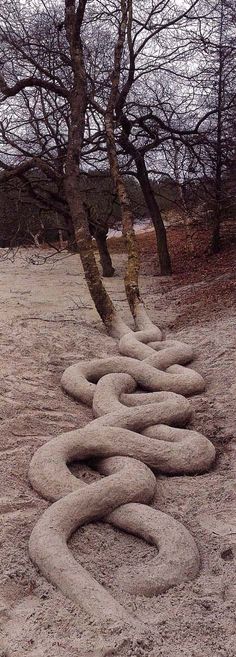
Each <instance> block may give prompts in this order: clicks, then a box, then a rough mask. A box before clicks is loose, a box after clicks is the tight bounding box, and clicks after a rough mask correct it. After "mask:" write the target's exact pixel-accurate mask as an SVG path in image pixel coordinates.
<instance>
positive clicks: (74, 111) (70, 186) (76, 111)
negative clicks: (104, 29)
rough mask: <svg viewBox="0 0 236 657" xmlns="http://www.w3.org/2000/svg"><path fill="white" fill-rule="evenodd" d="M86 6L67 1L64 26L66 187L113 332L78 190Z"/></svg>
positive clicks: (92, 285) (90, 276)
mask: <svg viewBox="0 0 236 657" xmlns="http://www.w3.org/2000/svg"><path fill="white" fill-rule="evenodd" d="M85 8H86V0H82V1H81V2H80V3H79V5H78V7H77V9H76V5H75V1H74V0H65V27H66V36H67V40H68V43H69V47H70V55H71V61H72V69H73V85H72V89H71V94H70V123H69V133H68V148H67V154H66V166H65V177H64V186H65V195H66V200H67V203H68V206H69V209H70V215H71V220H72V223H73V229H74V234H75V241H76V245H77V247H78V251H79V254H80V257H81V262H82V265H83V269H84V274H85V279H86V282H87V285H88V288H89V291H90V294H91V297H92V299H93V302H94V304H95V307H96V309H97V311H98V313H99V315H100V317H101V319H102V321H103V322H104V324H105V326H106V327H107V330H108V332H110V333H113V334H114V330H116V328H117V321H116V313H115V308H114V306H113V303H112V301H111V299H110V297H109V295H108V293H107V291H106V289H105V287H104V286H103V283H102V280H101V278H100V274H99V271H98V267H97V264H96V260H95V256H94V251H93V247H92V239H91V236H90V232H89V226H88V220H87V215H86V212H85V209H84V206H83V203H82V200H81V196H80V191H79V176H80V158H81V150H82V144H83V139H84V129H85V114H86V108H87V77H86V70H85V65H84V57H83V44H82V40H81V27H82V23H83V18H84V11H85ZM114 326H115V328H114ZM126 328H127V327H126Z"/></svg>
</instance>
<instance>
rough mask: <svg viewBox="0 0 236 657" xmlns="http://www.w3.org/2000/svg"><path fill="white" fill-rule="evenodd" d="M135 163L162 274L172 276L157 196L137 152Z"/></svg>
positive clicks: (143, 162)
mask: <svg viewBox="0 0 236 657" xmlns="http://www.w3.org/2000/svg"><path fill="white" fill-rule="evenodd" d="M135 163H136V167H137V178H138V181H139V184H140V187H141V189H142V192H143V195H144V198H145V201H146V204H147V207H148V210H149V212H150V217H151V220H152V223H153V226H154V229H155V233H156V239H157V251H158V257H159V263H160V272H161V275H162V276H170V275H171V274H172V267H171V259H170V254H169V250H168V244H167V236H166V229H165V226H164V223H163V219H162V216H161V213H160V210H159V207H158V204H157V202H156V199H155V194H154V192H153V189H152V186H151V184H150V181H149V178H148V173H147V169H146V165H145V161H144V158H143V157H142V156H141V155H140V154H137V152H136V157H135Z"/></svg>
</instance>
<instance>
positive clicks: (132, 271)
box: [105, 108, 140, 318]
mask: <svg viewBox="0 0 236 657" xmlns="http://www.w3.org/2000/svg"><path fill="white" fill-rule="evenodd" d="M105 129H106V140H107V154H108V159H109V164H110V172H111V177H112V179H113V182H114V185H115V189H116V192H117V196H118V199H119V203H120V208H121V217H122V233H123V236H124V239H125V244H126V248H127V253H128V262H127V267H126V271H125V277H124V283H125V291H126V296H127V299H128V303H129V306H130V310H131V312H132V315H133V316H134V318H135V317H136V312H137V308H138V306H139V304H140V294H139V285H138V276H139V268H140V258H139V249H138V245H137V240H136V235H135V232H134V229H133V215H132V211H131V208H130V202H129V197H128V194H127V192H126V188H125V185H124V182H123V178H122V175H121V172H120V168H119V163H118V157H117V151H116V142H115V135H114V119H113V112H112V111H111V110H110V108H108V110H107V112H106V116H105Z"/></svg>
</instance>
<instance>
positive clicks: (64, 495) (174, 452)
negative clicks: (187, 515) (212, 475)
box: [29, 309, 215, 625]
mask: <svg viewBox="0 0 236 657" xmlns="http://www.w3.org/2000/svg"><path fill="white" fill-rule="evenodd" d="M136 324H137V328H138V330H137V331H136V332H135V333H134V332H132V331H131V330H130V329H128V328H127V327H125V329H124V326H125V325H123V324H122V323H118V325H117V327H114V328H115V332H116V334H117V333H119V331H120V334H121V337H120V341H119V351H120V353H121V354H122V355H121V356H114V357H110V358H105V359H96V360H92V361H91V362H82V363H81V362H80V363H79V364H77V365H73V366H71V367H69V368H68V369H67V370H66V371H65V373H64V374H63V377H62V386H63V388H64V390H66V392H68V393H69V394H70V395H72V396H73V397H74V398H75V399H77V400H79V401H82V402H85V403H87V404H89V405H92V406H93V412H94V416H95V418H96V419H95V420H93V421H92V422H91V423H90V424H89V425H88V426H87V427H85V428H83V429H81V430H75V431H70V432H69V433H66V434H62V435H61V436H59V437H57V438H54V439H52V440H50V441H49V442H48V443H46V444H45V445H43V446H42V447H40V448H39V450H38V451H37V452H36V454H35V455H34V457H33V459H32V461H31V464H30V470H29V478H30V481H31V484H32V486H33V487H34V489H35V490H36V491H38V493H40V495H42V496H43V497H44V498H46V499H49V500H51V501H52V502H54V503H53V504H52V505H51V506H50V507H49V508H48V509H47V510H46V511H45V513H44V514H43V515H42V517H41V518H40V520H39V521H38V523H37V525H36V527H35V528H34V530H33V532H32V535H31V538H30V556H31V558H32V560H33V561H34V563H35V564H37V566H38V567H39V569H40V570H41V572H42V573H43V574H44V575H45V577H47V578H48V579H49V580H50V581H51V582H53V583H54V584H56V585H57V586H58V587H59V588H60V589H61V590H62V591H63V593H64V594H65V595H66V596H68V597H69V598H70V599H71V600H73V601H74V602H75V603H77V604H78V605H79V606H81V607H83V608H84V609H85V610H86V611H87V612H88V613H89V614H92V615H93V617H95V618H96V619H97V620H99V622H101V621H106V622H107V621H110V622H112V623H116V622H120V621H122V623H126V622H127V623H129V624H130V623H131V625H132V623H133V622H135V621H134V620H133V619H132V618H131V617H129V615H128V613H127V612H126V611H125V609H124V608H123V607H122V606H121V605H120V604H119V603H118V602H116V601H115V599H114V598H113V597H112V596H111V594H110V593H108V592H107V591H106V590H105V589H104V587H102V586H101V585H100V584H98V583H97V582H96V581H95V580H94V578H93V577H92V576H90V575H89V574H88V573H87V571H86V570H85V569H84V568H82V567H81V566H80V565H79V564H78V563H77V561H75V560H74V558H73V557H72V555H71V553H70V551H69V549H68V547H67V541H68V539H69V537H70V536H71V534H72V533H73V532H74V531H75V530H76V529H78V528H79V527H81V526H82V525H83V524H84V523H88V522H91V521H92V520H95V519H104V520H105V521H106V522H109V523H111V524H112V525H114V526H115V527H119V528H120V529H122V530H125V531H128V532H130V533H131V534H134V535H136V536H139V537H141V538H143V539H145V540H146V541H147V542H148V543H151V544H153V545H156V546H157V548H158V554H157V556H156V557H155V558H154V559H152V560H151V561H150V562H148V563H147V564H144V565H143V564H142V565H141V566H137V567H134V572H133V573H132V577H131V578H130V577H129V576H128V574H127V572H126V571H125V569H121V570H120V573H119V579H120V584H121V587H122V588H123V589H125V590H128V591H130V592H131V593H134V594H137V595H156V594H157V593H160V592H163V591H166V590H167V589H168V588H169V587H170V586H173V585H176V584H178V583H180V582H182V581H186V580H189V579H192V578H193V577H195V576H196V574H197V572H198V570H199V563H200V560H199V553H198V549H197V546H196V543H195V541H194V539H193V537H192V536H191V534H190V533H189V531H188V530H187V529H186V528H185V527H184V526H183V525H182V524H180V523H179V522H177V521H176V520H174V519H172V518H171V517H170V516H168V515H166V514H164V513H161V512H160V511H157V510H155V509H152V508H149V507H148V506H147V504H148V503H149V502H150V501H151V500H152V498H153V496H154V493H155V488H156V478H155V476H154V474H153V473H152V470H153V471H155V472H164V473H173V474H181V473H184V474H187V473H198V472H203V471H205V470H207V469H208V468H209V467H210V465H211V463H212V462H213V460H214V457H215V450H214V447H213V445H212V444H211V442H210V441H209V440H207V439H206V438H205V437H204V436H202V435H201V434H199V433H197V432H195V431H190V430H188V429H186V428H183V427H185V425H186V423H187V422H188V420H189V418H190V417H191V408H190V404H189V402H188V400H187V399H185V397H183V396H182V395H191V394H195V393H199V392H201V391H202V390H203V389H204V381H203V379H202V377H201V376H200V375H199V374H197V373H196V372H194V371H193V370H191V369H186V367H184V365H186V364H187V363H189V362H190V361H191V360H192V359H193V357H194V354H193V350H192V349H191V348H190V347H189V346H188V345H185V344H183V343H180V342H177V341H167V340H166V341H162V340H161V332H160V330H159V329H158V328H157V327H155V326H154V325H153V324H152V323H151V322H150V320H149V319H148V318H147V317H146V316H145V313H144V311H143V310H142V309H141V311H140V314H139V315H137V317H136ZM137 388H138V389H137ZM140 389H141V390H144V391H148V392H140ZM91 457H92V458H93V459H96V461H95V464H96V469H97V470H98V471H99V472H100V473H101V474H103V475H106V476H105V477H104V478H102V479H100V480H99V481H96V482H95V483H92V484H90V485H87V484H85V482H83V481H80V480H79V479H77V478H76V477H75V476H74V475H72V473H71V472H70V471H69V469H68V466H67V464H68V463H70V462H72V461H74V460H75V459H76V460H83V461H84V460H86V459H91Z"/></svg>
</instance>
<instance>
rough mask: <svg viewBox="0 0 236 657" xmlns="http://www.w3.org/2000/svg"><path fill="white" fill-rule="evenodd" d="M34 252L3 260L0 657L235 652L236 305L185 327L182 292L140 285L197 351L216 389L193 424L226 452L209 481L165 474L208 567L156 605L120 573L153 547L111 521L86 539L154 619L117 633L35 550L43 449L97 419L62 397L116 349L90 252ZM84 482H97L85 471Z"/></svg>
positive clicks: (188, 656) (116, 295)
mask: <svg viewBox="0 0 236 657" xmlns="http://www.w3.org/2000/svg"><path fill="white" fill-rule="evenodd" d="M32 253H33V251H32V252H30V251H29V250H27V251H26V250H22V252H21V253H18V254H17V256H16V258H15V260H14V261H13V262H11V261H9V260H5V261H4V260H1V259H0V293H1V294H0V306H1V319H0V332H1V352H0V359H1V371H0V400H1V404H0V417H1V444H0V451H1V478H0V486H1V491H0V514H1V536H0V546H1V547H0V549H1V566H2V570H1V578H0V622H1V628H2V634H1V645H0V657H105V655H111V656H112V655H119V657H135V656H136V657H141V656H147V657H159V656H163V657H212V656H214V657H234V656H235V645H236V625H235V604H236V576H235V563H236V511H235V499H236V496H235V491H236V483H235V470H236V466H235V456H236V444H235V442H234V441H235V438H236V434H235V413H234V410H235V401H236V383H235V351H234V347H235V324H236V322H235V319H236V310H233V307H231V308H225V307H224V306H222V308H221V310H220V311H218V312H217V315H216V314H214V315H213V316H212V318H211V317H208V318H207V319H204V321H203V322H202V321H201V318H200V317H198V318H197V320H196V322H194V321H193V320H192V318H191V321H190V322H188V319H187V317H186V312H185V322H184V323H182V324H181V328H177V329H175V325H176V326H177V327H178V326H179V324H178V320H179V318H180V317H181V310H182V305H181V304H182V299H183V295H182V290H181V286H178V287H177V288H176V287H175V288H173V289H172V288H171V286H169V287H168V292H166V293H165V294H162V292H161V290H160V287H159V282H158V278H157V277H156V278H153V277H152V276H145V277H142V279H141V288H142V291H143V293H144V296H145V300H146V304H147V307H148V309H149V312H150V316H151V318H152V319H153V321H155V323H156V324H158V325H159V326H161V327H163V329H164V330H165V332H166V334H167V335H171V336H176V337H179V338H180V339H182V340H185V341H186V342H189V343H191V344H194V345H195V346H196V347H197V350H198V358H197V360H196V362H195V368H196V369H197V370H198V371H199V372H201V374H202V375H203V376H204V377H205V379H206V382H207V390H206V392H205V393H204V394H203V395H202V396H198V397H196V398H194V399H193V400H192V404H193V407H194V409H195V417H194V421H193V425H194V427H195V428H196V429H199V430H200V431H202V432H203V433H205V435H207V436H208V437H209V438H210V439H212V440H213V442H214V443H215V444H216V446H217V450H218V456H217V461H216V464H215V466H214V468H213V470H212V471H211V472H209V473H207V474H204V475H201V476H192V477H191V476H188V477H187V476H186V477H179V476H178V477H175V476H172V477H165V476H159V477H158V479H157V491H156V497H155V500H154V502H153V504H154V506H155V507H156V508H158V509H161V510H163V511H165V512H166V513H170V514H171V515H172V516H173V517H175V518H176V519H179V520H180V521H181V522H183V523H185V525H186V526H187V527H188V528H189V529H190V531H191V532H192V533H193V535H194V537H195V539H196V541H197V543H198V546H199V550H200V554H201V560H202V565H201V571H200V574H199V576H198V577H197V579H196V580H195V581H193V582H191V583H188V584H183V585H181V586H178V587H176V588H173V589H171V590H170V591H168V592H167V593H165V594H163V595H160V596H158V597H154V598H144V597H135V596H131V595H128V594H124V593H123V592H122V590H121V589H120V588H119V582H118V581H117V577H116V572H117V568H118V567H119V566H120V563H121V562H122V563H123V564H125V565H127V566H128V567H129V568H130V570H131V572H132V564H133V563H134V562H136V561H137V560H139V561H142V560H143V561H145V560H148V559H150V558H151V557H152V556H153V553H154V548H153V547H151V546H149V545H147V544H146V543H144V542H143V541H141V540H139V539H137V538H134V537H132V536H129V535H126V534H124V533H122V532H120V531H118V530H115V529H114V528H112V527H111V526H107V525H105V524H103V523H96V524H93V525H88V526H86V527H84V528H82V529H81V530H80V531H79V532H78V533H77V534H76V535H74V536H73V538H72V540H71V549H72V551H73V554H74V556H75V558H76V559H78V560H79V561H80V563H81V564H82V565H84V566H85V567H86V568H87V569H88V570H89V571H90V572H91V573H92V574H93V575H94V576H95V577H96V579H97V580H98V581H99V582H100V583H102V584H104V585H105V586H106V587H107V588H108V589H109V590H110V591H111V592H112V593H113V595H114V596H115V597H116V598H117V599H118V600H119V601H120V602H121V603H122V604H123V605H124V606H125V607H126V608H127V609H128V610H129V611H130V612H131V613H133V614H134V615H136V617H137V618H138V619H140V620H142V622H144V623H146V628H147V631H146V633H145V636H144V637H143V638H141V639H140V637H137V638H135V637H133V638H132V637H131V636H130V635H129V634H128V633H127V632H126V631H123V630H122V628H119V627H117V628H116V631H114V633H110V632H108V631H106V628H102V630H101V628H100V629H99V628H98V627H96V625H95V624H94V623H93V621H91V619H90V618H88V617H87V616H86V615H85V614H84V613H82V612H81V611H80V610H79V609H78V608H76V607H75V605H73V604H72V603H71V602H70V601H69V600H67V599H66V598H64V597H63V595H62V594H61V593H60V592H59V591H58V590H56V589H55V588H54V587H53V586H52V585H51V584H49V583H48V582H47V581H45V579H44V578H43V577H42V576H41V575H40V574H39V573H38V572H37V571H36V569H35V567H34V566H33V564H32V563H31V562H30V560H29V556H28V539H29V536H30V532H31V529H32V528H33V526H34V524H35V522H36V520H37V518H38V517H39V516H40V514H41V513H42V512H43V510H44V509H45V508H46V506H47V502H45V500H42V499H41V498H40V497H39V496H38V495H37V494H36V493H35V492H34V491H33V490H32V489H31V488H30V485H29V483H28V479H27V471H28V466H29V462H30V459H31V455H32V454H33V453H34V452H35V450H36V449H37V447H38V446H39V445H41V444H42V443H43V442H44V441H45V440H47V439H49V438H50V436H55V435H57V434H59V433H61V432H63V431H69V430H70V429H73V428H76V427H82V426H84V425H85V424H86V423H87V422H88V421H89V420H90V419H91V411H90V409H87V408H86V407H84V406H83V405H82V404H76V403H75V402H74V401H73V400H71V399H70V398H69V397H67V396H66V395H65V394H64V393H63V392H62V390H61V389H60V377H61V374H62V372H63V371H64V369H65V368H66V367H67V366H68V365H70V364H72V363H74V362H76V361H78V360H80V359H90V358H93V357H95V356H96V357H97V356H98V355H99V356H100V357H102V356H103V355H104V356H105V355H106V354H113V353H116V351H117V347H116V344H115V342H114V341H113V340H112V339H111V338H109V337H107V336H106V334H105V331H104V329H103V327H102V326H101V323H100V321H99V319H98V317H97V315H96V313H95V311H94V310H93V308H92V304H91V302H90V299H89V297H88V293H87V290H86V285H85V282H84V280H83V276H82V274H81V268H80V265H79V260H78V256H69V257H66V256H65V257H62V256H61V257H60V259H56V260H55V259H54V258H49V259H48V260H47V261H46V263H44V264H40V265H37V266H36V265H34V264H32V263H30V262H29V257H30V255H32ZM0 255H3V251H2V253H1V254H0ZM114 260H115V265H116V269H117V272H118V273H117V275H116V276H115V278H114V279H110V280H108V279H107V281H106V286H107V288H108V290H109V291H110V292H111V293H112V296H113V299H115V302H116V305H117V307H118V308H119V309H120V310H122V313H123V317H124V318H125V319H126V321H130V319H129V313H128V310H127V304H126V302H125V295H124V289H123V284H122V277H121V274H122V269H123V265H124V257H123V256H122V255H121V254H118V255H117V256H116V257H115V258H114ZM219 295H220V282H219ZM77 469H78V468H77ZM74 471H76V466H75V467H74ZM80 476H82V477H84V478H85V479H87V480H89V479H90V478H91V473H90V472H89V469H88V468H87V467H86V466H81V467H80Z"/></svg>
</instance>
